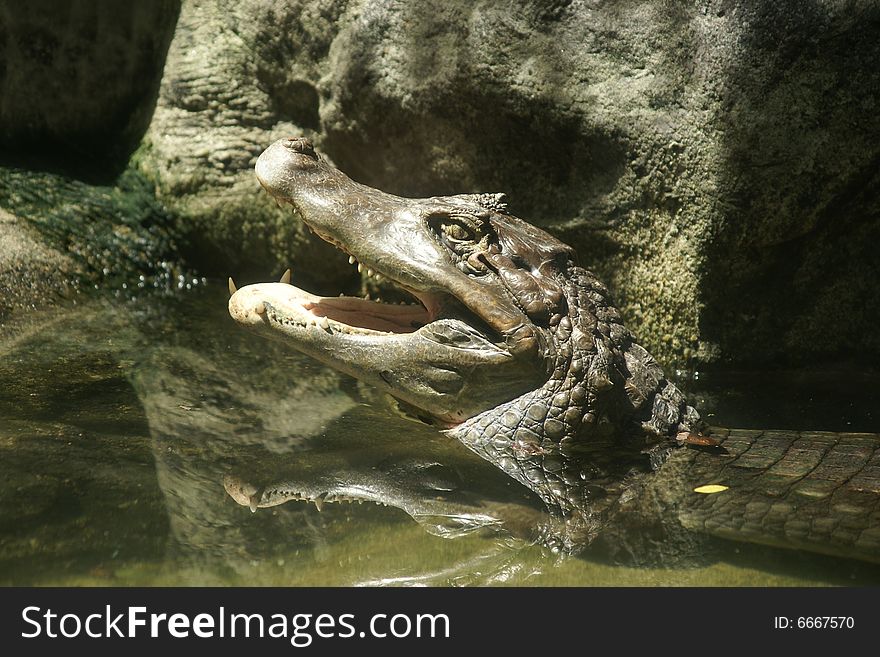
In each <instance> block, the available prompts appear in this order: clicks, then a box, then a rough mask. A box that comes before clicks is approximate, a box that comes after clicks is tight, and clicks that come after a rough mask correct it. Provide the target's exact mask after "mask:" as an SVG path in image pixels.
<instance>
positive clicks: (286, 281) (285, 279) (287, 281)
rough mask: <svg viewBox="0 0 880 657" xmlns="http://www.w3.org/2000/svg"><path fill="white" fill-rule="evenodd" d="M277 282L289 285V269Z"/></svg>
mask: <svg viewBox="0 0 880 657" xmlns="http://www.w3.org/2000/svg"><path fill="white" fill-rule="evenodd" d="M278 282H279V283H285V284H287V285H290V269H288V270H286V271H285V272H284V273H283V274H281V280H280V281H278Z"/></svg>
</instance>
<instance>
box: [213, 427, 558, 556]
mask: <svg viewBox="0 0 880 657" xmlns="http://www.w3.org/2000/svg"><path fill="white" fill-rule="evenodd" d="M406 447H407V446H406V445H400V444H398V445H396V446H395V447H394V452H395V453H394V454H393V455H391V456H389V455H388V452H387V450H381V451H378V450H376V448H375V444H366V445H361V446H359V447H357V448H355V449H352V448H351V447H349V448H348V449H347V450H346V451H345V453H344V454H339V453H335V452H322V453H314V452H310V453H309V454H308V457H307V458H306V457H302V458H297V457H295V456H294V457H290V458H287V459H285V461H286V462H284V463H281V464H277V465H275V467H274V468H273V469H274V470H275V471H276V472H274V473H271V474H267V475H266V478H264V479H252V478H248V474H247V473H241V474H239V473H238V472H236V471H235V470H233V472H230V473H228V474H227V475H226V476H224V478H223V486H224V488H225V489H226V492H227V493H228V494H229V496H230V497H232V499H234V500H235V501H236V502H238V503H239V504H241V505H242V506H246V507H249V508H250V510H251V511H253V512H256V511H257V509H262V508H269V507H274V506H277V505H279V504H284V503H286V502H292V501H299V502H309V503H311V504H313V505H314V506H315V507H316V508H317V509H318V511H323V510H324V509H325V507H326V506H327V505H330V504H343V503H349V504H363V503H368V504H369V503H373V504H378V505H382V506H391V507H395V508H397V509H400V510H401V511H403V512H405V513H406V514H407V515H409V516H410V517H411V518H412V519H413V520H415V521H416V522H418V523H419V525H421V526H422V527H423V528H424V529H425V530H426V531H428V532H429V533H431V534H433V535H435V536H441V537H443V538H458V537H461V536H464V535H467V534H470V533H473V532H486V533H490V534H501V535H505V536H510V537H516V538H521V539H524V540H526V541H528V542H535V541H537V540H539V539H540V536H541V535H546V534H547V533H548V531H549V530H550V527H548V526H547V525H548V523H550V522H552V520H553V519H552V517H551V516H549V515H548V514H547V513H545V512H544V511H543V509H542V508H541V505H540V500H538V499H537V498H536V497H534V496H533V495H530V494H528V493H527V492H525V491H518V490H511V487H510V485H509V484H508V482H507V481H505V480H504V479H503V478H499V477H497V476H494V477H493V476H489V477H486V476H485V475H486V474H487V473H486V472H485V470H486V468H485V466H484V465H483V464H482V463H467V462H459V463H456V464H454V465H450V464H445V463H443V462H442V461H441V460H439V459H442V458H447V459H449V458H450V455H444V454H443V453H442V452H443V451H444V450H443V449H442V446H440V445H434V449H433V450H432V449H428V450H427V451H428V453H427V454H425V451H426V450H425V444H424V443H420V445H419V449H418V450H416V449H415V445H412V444H410V449H406ZM432 452H433V453H432ZM475 477H477V478H476V479H475ZM474 481H480V486H479V489H477V488H475V487H474V484H473V482H474Z"/></svg>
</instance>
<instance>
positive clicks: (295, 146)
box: [284, 137, 318, 159]
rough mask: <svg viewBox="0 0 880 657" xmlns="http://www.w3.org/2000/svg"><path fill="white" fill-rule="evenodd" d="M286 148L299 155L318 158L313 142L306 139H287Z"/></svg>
mask: <svg viewBox="0 0 880 657" xmlns="http://www.w3.org/2000/svg"><path fill="white" fill-rule="evenodd" d="M284 146H285V147H286V148H289V149H290V150H292V151H296V152H297V153H302V154H303V155H308V156H309V157H314V158H316V159H317V157H318V156H317V155H316V154H315V147H314V146H312V142H311V141H310V140H308V139H306V138H305V137H290V138H288V139H285V140H284Z"/></svg>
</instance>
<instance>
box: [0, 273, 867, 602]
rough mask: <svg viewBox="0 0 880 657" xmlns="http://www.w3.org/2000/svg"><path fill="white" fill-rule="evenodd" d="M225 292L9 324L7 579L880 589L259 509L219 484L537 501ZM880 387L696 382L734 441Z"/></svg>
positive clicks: (743, 553) (759, 552)
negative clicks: (431, 487)
mask: <svg viewBox="0 0 880 657" xmlns="http://www.w3.org/2000/svg"><path fill="white" fill-rule="evenodd" d="M226 296H227V295H226V293H225V291H223V290H221V289H220V288H219V287H216V288H215V287H211V286H209V287H208V288H207V289H203V288H200V289H197V290H194V291H191V292H187V293H182V294H180V295H178V296H143V297H141V298H138V299H135V300H130V299H128V300H127V299H123V298H111V299H106V300H91V301H87V300H85V299H80V300H79V302H78V303H77V304H75V305H72V306H70V307H67V308H64V309H55V310H52V311H49V312H40V313H37V312H34V313H32V314H31V315H30V316H27V317H22V318H19V319H17V320H16V322H15V323H14V324H10V325H7V326H3V327H0V584H4V585H13V584H15V585H120V586H124V585H382V584H384V585H406V584H428V585H459V584H461V585H553V586H555V585H566V586H605V585H611V586H621V585H647V586H673V585H696V586H700V585H731V586H740V585H750V586H751V585H758V586H765V585H766V586H777V585H825V584H832V585H833V584H844V585H846V584H878V583H880V569H878V568H877V567H874V566H870V565H867V564H860V563H856V562H851V561H847V560H835V559H831V558H825V557H818V556H812V555H808V554H802V553H799V552H790V551H781V550H772V549H769V548H757V547H752V546H748V545H744V544H737V543H718V544H713V545H712V550H711V552H709V553H707V554H701V555H695V557H694V558H693V559H692V561H691V562H690V563H686V562H685V563H676V564H674V566H672V565H670V566H669V567H656V566H655V567H628V566H620V565H614V564H610V563H603V562H602V561H601V560H599V559H598V558H591V557H590V555H589V554H587V555H586V556H583V557H561V556H559V555H557V554H554V553H553V552H551V551H550V550H548V549H547V548H544V547H541V546H540V545H533V544H530V543H529V542H527V541H523V540H520V539H517V538H515V537H511V536H509V535H507V534H505V533H499V532H488V531H481V532H472V533H465V534H464V535H461V536H459V537H457V538H448V537H447V538H444V537H441V536H437V535H434V534H432V533H430V532H429V531H428V530H433V531H435V532H436V531H437V530H436V528H432V527H429V526H427V525H426V524H424V523H423V524H420V523H418V522H416V521H415V520H413V518H411V517H410V516H409V515H407V514H406V513H405V512H404V511H402V510H400V509H399V508H395V507H394V506H378V505H374V504H363V505H357V504H351V505H348V504H326V505H324V508H323V510H322V511H320V512H319V511H318V509H317V508H315V506H314V505H311V504H306V503H300V502H289V503H286V504H283V505H280V506H275V507H272V508H265V509H258V510H257V512H256V513H252V512H251V511H250V510H249V509H248V508H247V507H246V506H242V505H240V504H238V503H237V502H236V501H235V500H234V499H233V498H232V497H230V495H229V494H227V492H226V489H225V488H224V484H223V482H224V478H225V477H227V476H229V475H230V474H233V475H235V476H237V477H240V478H242V479H245V480H248V481H253V482H257V483H260V482H262V484H268V483H271V482H274V481H278V480H282V479H284V478H289V477H299V478H301V479H303V478H305V479H311V480H315V479H320V478H321V477H333V476H338V474H334V473H338V472H340V471H344V472H355V473H362V474H363V475H364V476H365V477H369V476H372V475H371V473H373V474H375V473H376V472H378V471H382V470H383V469H385V470H388V469H390V470H392V471H393V470H394V468H397V467H398V464H416V466H419V467H421V465H419V464H422V465H424V464H428V465H429V466H430V468H439V469H440V470H438V472H441V473H443V476H446V475H447V474H448V475H450V476H452V475H454V476H455V477H458V479H459V480H460V481H464V482H471V483H465V484H464V485H465V486H472V487H473V489H474V490H473V491H472V492H473V494H474V495H482V496H488V497H491V498H493V499H495V500H505V498H509V499H510V500H514V501H517V502H523V503H524V504H531V502H529V501H528V500H527V498H528V495H526V494H525V492H524V491H523V490H522V489H520V487H519V486H518V485H517V484H515V483H514V482H512V481H509V480H507V479H506V477H505V476H504V475H503V474H501V473H500V472H499V471H497V470H496V469H495V468H493V467H492V466H490V465H488V464H486V463H483V462H482V461H481V460H480V459H478V458H477V457H475V456H473V455H471V454H470V453H469V452H467V451H466V450H464V449H463V448H461V447H460V446H459V445H458V444H457V443H456V442H455V441H451V440H450V439H447V438H445V437H444V436H442V435H440V434H439V433H437V432H436V431H434V430H433V429H431V428H429V427H425V426H422V425H419V424H416V423H413V422H411V421H408V420H406V419H404V418H400V417H398V416H396V415H394V414H393V413H391V412H390V411H389V410H388V409H387V407H386V406H385V405H384V404H383V403H382V400H380V399H377V398H376V396H375V393H373V392H372V391H370V390H367V389H364V388H363V387H362V386H360V385H359V384H358V383H357V382H355V381H353V380H351V379H349V378H347V377H343V376H341V375H338V374H336V373H334V372H332V371H330V370H327V369H326V368H324V367H322V366H320V365H318V364H317V363H315V362H314V361H311V360H310V359H308V358H306V357H304V356H300V355H298V354H296V353H295V352H291V351H289V350H287V349H285V348H284V347H283V346H281V345H276V344H274V343H269V342H266V341H264V340H262V339H260V338H256V337H253V336H251V335H250V334H248V333H246V332H245V331H243V330H242V329H241V328H240V327H238V326H236V325H235V324H234V323H233V322H232V320H230V319H229V318H228V317H227V315H226V309H225V305H226ZM876 383H877V381H876V380H874V379H872V378H871V376H869V375H867V374H853V373H845V372H842V373H836V374H828V373H827V372H823V373H819V372H817V373H812V374H810V373H798V374H792V373H776V374H774V373H772V372H768V373H762V374H761V375H760V376H756V375H744V374H742V375H728V376H725V377H722V376H720V375H716V376H714V377H710V378H707V377H705V376H703V377H700V378H699V379H698V380H697V381H693V382H691V383H690V384H689V385H690V387H691V388H692V390H691V393H692V395H693V398H694V399H695V400H696V401H697V402H698V404H699V405H700V406H701V407H702V408H703V409H704V411H705V412H708V413H710V414H714V417H713V418H712V419H713V420H714V421H716V422H719V423H725V424H728V425H731V426H742V427H750V426H757V427H770V426H773V427H776V428H792V429H796V428H801V429H824V430H840V431H845V430H848V431H876V430H877V429H878V428H880V427H878V425H880V423H878V422H877V421H876V420H875V417H874V415H872V414H873V413H875V412H876V408H877V407H876V400H875V399H873V398H872V396H871V391H872V390H876V389H877V386H876ZM407 467H409V466H407ZM426 467H427V466H426ZM423 469H424V468H423ZM457 533H462V532H457Z"/></svg>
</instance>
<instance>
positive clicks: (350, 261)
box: [348, 256, 357, 265]
mask: <svg viewBox="0 0 880 657" xmlns="http://www.w3.org/2000/svg"><path fill="white" fill-rule="evenodd" d="M356 262H357V260H355V257H354V256H348V264H350V265H353V264H354V263H356Z"/></svg>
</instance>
